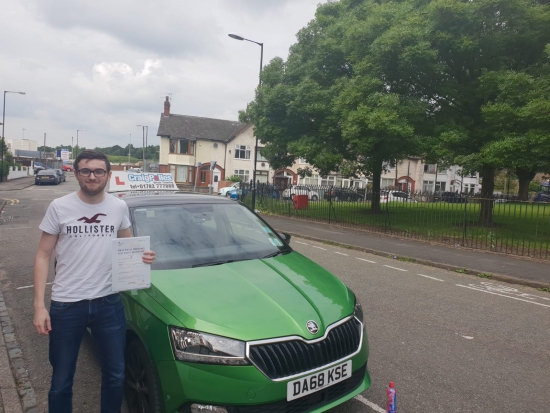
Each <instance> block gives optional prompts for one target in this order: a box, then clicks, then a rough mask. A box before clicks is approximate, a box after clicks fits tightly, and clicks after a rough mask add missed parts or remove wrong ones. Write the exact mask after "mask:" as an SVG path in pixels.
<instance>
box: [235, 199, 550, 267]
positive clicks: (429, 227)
mask: <svg viewBox="0 0 550 413" xmlns="http://www.w3.org/2000/svg"><path fill="white" fill-rule="evenodd" d="M250 201H251V199H250V197H245V199H244V202H245V203H246V204H248V205H250ZM480 206H481V205H480V203H479V202H469V203H467V204H451V203H445V202H416V203H411V202H406V203H402V202H390V203H388V204H381V207H382V208H383V212H382V213H378V214H373V213H371V212H370V202H332V203H330V202H328V201H317V202H311V201H310V202H309V205H308V208H307V209H302V210H296V209H295V208H294V206H293V204H292V202H289V201H281V200H276V199H273V198H258V199H257V200H256V209H258V210H260V211H262V212H264V213H269V214H274V215H283V216H293V217H300V218H302V219H306V220H311V221H316V222H326V223H331V224H334V225H340V226H345V227H350V228H358V229H364V230H369V231H374V232H383V233H388V234H393V235H399V236H402V237H410V238H417V239H423V240H428V241H434V242H443V243H448V244H452V245H455V244H458V245H460V246H467V247H472V248H476V249H485V250H491V251H497V252H506V253H510V254H514V255H524V256H531V257H537V258H542V259H550V254H549V248H550V204H533V203H517V202H514V203H495V204H494V207H493V221H494V222H493V226H491V227H483V226H480V225H478V218H479V211H480Z"/></svg>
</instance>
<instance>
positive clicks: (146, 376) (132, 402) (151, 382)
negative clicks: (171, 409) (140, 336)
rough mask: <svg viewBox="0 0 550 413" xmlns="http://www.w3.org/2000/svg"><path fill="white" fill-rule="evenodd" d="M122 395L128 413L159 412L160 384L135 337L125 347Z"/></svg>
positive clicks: (160, 410)
mask: <svg viewBox="0 0 550 413" xmlns="http://www.w3.org/2000/svg"><path fill="white" fill-rule="evenodd" d="M125 375H126V378H125V380H124V397H125V398H126V403H127V404H128V410H129V412H130V413H161V412H162V408H161V401H160V386H159V382H158V378H157V374H156V372H155V368H154V367H153V363H152V362H151V360H149V355H148V354H147V350H145V347H143V344H141V342H140V341H139V340H137V339H135V340H133V341H132V342H131V343H130V345H129V346H128V348H127V349H126V369H125Z"/></svg>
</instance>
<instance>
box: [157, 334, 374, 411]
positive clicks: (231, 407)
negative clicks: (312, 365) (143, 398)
mask: <svg viewBox="0 0 550 413" xmlns="http://www.w3.org/2000/svg"><path fill="white" fill-rule="evenodd" d="M363 337H364V339H363V342H362V345H361V350H360V351H359V352H358V353H357V354H355V355H354V356H353V357H351V360H352V371H353V375H352V377H351V378H350V379H348V380H345V381H342V382H340V383H337V384H335V385H333V386H330V387H327V388H325V389H323V390H320V391H318V392H315V393H312V394H310V395H307V396H304V397H302V398H299V399H296V400H293V401H290V402H287V400H286V397H287V382H288V381H290V380H285V381H279V382H274V381H271V380H269V379H268V378H267V377H266V376H265V375H264V374H262V373H261V372H260V371H259V370H258V369H257V368H256V367H255V366H252V365H250V366H220V365H211V364H198V363H184V362H179V361H161V362H157V363H156V366H157V371H158V373H159V379H160V382H161V387H162V389H163V402H164V405H165V411H166V412H173V413H189V412H190V406H191V404H193V403H199V404H206V405H215V406H224V407H226V408H227V409H228V412H230V413H260V412H261V413H270V412H273V413H275V412H278V413H284V412H293V413H299V412H316V413H317V412H323V411H325V410H327V409H330V408H332V407H334V406H336V405H338V404H340V403H343V402H344V401H346V400H348V399H350V398H352V397H354V396H355V395H357V394H358V393H360V392H362V391H364V390H366V389H368V388H369V387H370V376H369V373H368V370H367V359H368V352H369V350H368V341H367V336H366V334H364V336H363ZM318 370H322V368H320V369H318ZM304 376H305V375H304ZM312 409H313V410H312Z"/></svg>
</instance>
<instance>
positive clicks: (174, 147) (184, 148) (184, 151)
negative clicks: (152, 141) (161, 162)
mask: <svg viewBox="0 0 550 413" xmlns="http://www.w3.org/2000/svg"><path fill="white" fill-rule="evenodd" d="M194 146H195V142H193V141H190V140H187V139H178V140H172V141H170V153H177V154H180V155H193V148H194Z"/></svg>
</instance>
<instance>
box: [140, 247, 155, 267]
mask: <svg viewBox="0 0 550 413" xmlns="http://www.w3.org/2000/svg"><path fill="white" fill-rule="evenodd" d="M156 256H157V254H155V251H151V250H149V251H145V252H144V253H143V257H142V258H141V259H142V260H143V262H144V263H145V264H152V263H153V261H155V257H156Z"/></svg>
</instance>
